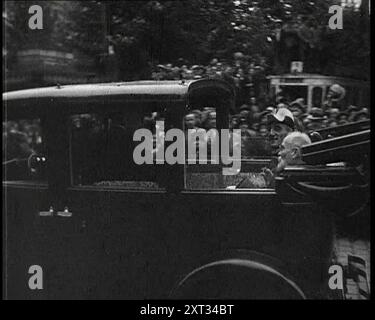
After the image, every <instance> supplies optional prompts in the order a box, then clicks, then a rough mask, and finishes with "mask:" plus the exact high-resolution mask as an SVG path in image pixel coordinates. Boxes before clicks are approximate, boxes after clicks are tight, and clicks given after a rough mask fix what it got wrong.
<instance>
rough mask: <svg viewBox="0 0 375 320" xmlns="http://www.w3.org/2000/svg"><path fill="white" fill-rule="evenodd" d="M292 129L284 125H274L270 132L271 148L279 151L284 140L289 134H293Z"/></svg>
mask: <svg viewBox="0 0 375 320" xmlns="http://www.w3.org/2000/svg"><path fill="white" fill-rule="evenodd" d="M292 131H293V130H292V128H290V127H289V126H287V125H286V124H283V123H273V124H272V126H271V131H270V138H271V146H272V148H273V149H278V148H279V147H280V146H281V143H282V142H283V140H284V138H285V137H286V136H287V135H288V133H289V132H292Z"/></svg>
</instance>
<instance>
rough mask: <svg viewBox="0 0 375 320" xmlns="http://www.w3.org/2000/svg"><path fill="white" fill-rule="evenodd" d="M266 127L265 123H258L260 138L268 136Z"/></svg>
mask: <svg viewBox="0 0 375 320" xmlns="http://www.w3.org/2000/svg"><path fill="white" fill-rule="evenodd" d="M268 134H269V133H268V128H267V125H266V124H260V125H259V134H258V135H259V136H260V137H262V138H267V137H268Z"/></svg>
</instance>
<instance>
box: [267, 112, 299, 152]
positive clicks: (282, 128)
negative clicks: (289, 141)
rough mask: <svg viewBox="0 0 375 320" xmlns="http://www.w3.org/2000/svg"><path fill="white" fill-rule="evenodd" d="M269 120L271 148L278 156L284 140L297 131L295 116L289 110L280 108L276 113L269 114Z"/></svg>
mask: <svg viewBox="0 0 375 320" xmlns="http://www.w3.org/2000/svg"><path fill="white" fill-rule="evenodd" d="M267 120H268V125H269V126H270V138H271V147H272V149H273V151H274V154H277V152H278V149H279V147H280V146H281V143H282V141H283V140H284V138H285V137H286V136H287V135H288V134H289V133H291V132H293V131H296V127H295V122H294V116H293V113H292V112H291V111H290V110H288V109H287V108H279V109H277V111H276V112H274V113H271V114H268V116H267Z"/></svg>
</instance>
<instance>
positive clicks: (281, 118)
mask: <svg viewBox="0 0 375 320" xmlns="http://www.w3.org/2000/svg"><path fill="white" fill-rule="evenodd" d="M267 120H268V124H272V123H275V122H277V123H282V124H285V125H287V126H289V127H290V128H292V129H294V125H295V123H294V117H293V113H292V112H291V111H290V110H289V109H287V108H280V109H277V111H276V112H275V113H271V114H269V115H268V116H267Z"/></svg>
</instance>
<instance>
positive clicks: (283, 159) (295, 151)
mask: <svg viewBox="0 0 375 320" xmlns="http://www.w3.org/2000/svg"><path fill="white" fill-rule="evenodd" d="M310 143H311V140H310V138H309V136H308V135H307V134H305V133H302V132H299V131H293V132H290V133H289V134H288V135H287V136H286V137H285V138H284V140H283V141H282V143H281V146H280V149H279V153H278V163H277V167H276V169H275V170H274V172H272V171H271V170H270V169H269V168H265V169H263V171H262V173H261V176H262V177H263V179H264V184H263V187H264V188H273V187H274V183H275V179H274V176H275V175H277V174H279V173H280V172H282V171H283V170H284V169H285V168H286V167H287V166H294V165H301V164H303V160H302V153H301V148H302V147H303V146H304V145H307V144H310ZM254 185H255V183H254V181H252V175H250V176H248V177H246V178H245V179H243V180H242V181H241V182H240V183H239V184H238V185H237V188H254ZM256 185H257V187H258V188H259V178H257V181H256Z"/></svg>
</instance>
